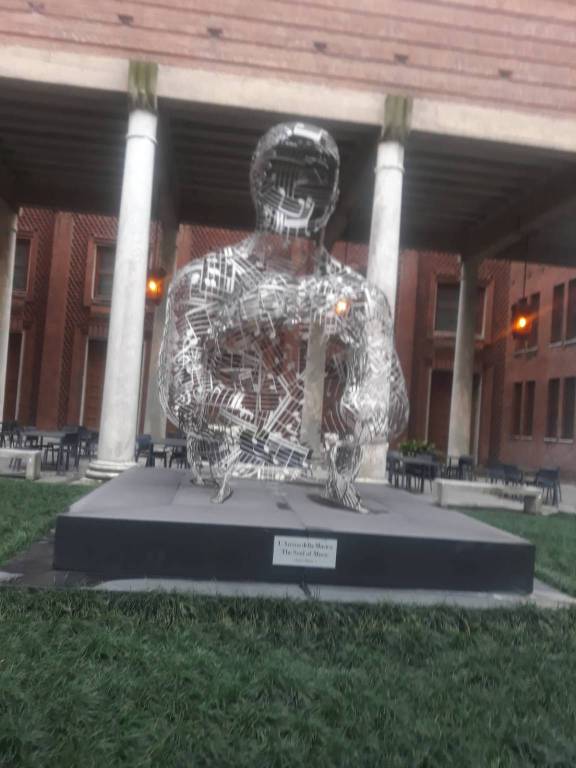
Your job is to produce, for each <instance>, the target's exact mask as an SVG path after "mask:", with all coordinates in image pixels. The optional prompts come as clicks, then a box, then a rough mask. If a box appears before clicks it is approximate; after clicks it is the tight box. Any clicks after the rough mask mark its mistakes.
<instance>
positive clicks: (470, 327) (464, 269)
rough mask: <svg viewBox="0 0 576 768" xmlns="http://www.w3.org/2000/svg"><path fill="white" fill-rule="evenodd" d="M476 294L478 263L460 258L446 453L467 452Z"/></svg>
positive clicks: (470, 417)
mask: <svg viewBox="0 0 576 768" xmlns="http://www.w3.org/2000/svg"><path fill="white" fill-rule="evenodd" d="M477 296H478V262H477V261H475V260H469V261H462V265H461V275H460V297H459V300H458V325H457V328H456V348H455V350H454V372H453V375H452V397H451V400H450V427H449V432H448V455H449V456H462V455H468V454H469V453H470V437H471V429H472V394H473V384H474V347H475V337H476V301H477Z"/></svg>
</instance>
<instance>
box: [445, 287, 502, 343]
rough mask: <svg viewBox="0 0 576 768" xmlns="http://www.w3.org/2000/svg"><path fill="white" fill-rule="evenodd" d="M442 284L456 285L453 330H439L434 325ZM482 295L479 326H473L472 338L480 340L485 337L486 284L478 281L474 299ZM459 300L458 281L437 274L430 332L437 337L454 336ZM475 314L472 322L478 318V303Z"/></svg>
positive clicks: (456, 326) (456, 328) (456, 327)
mask: <svg viewBox="0 0 576 768" xmlns="http://www.w3.org/2000/svg"><path fill="white" fill-rule="evenodd" d="M442 285H450V286H456V287H457V289H458V290H457V293H458V301H457V303H456V322H455V326H454V330H453V331H448V330H439V329H438V328H437V327H436V319H437V316H438V297H439V293H440V286H442ZM480 295H481V296H482V316H481V322H480V328H479V329H477V328H476V327H475V329H474V338H475V339H479V340H482V339H484V338H485V335H486V302H487V297H488V286H487V285H486V284H485V283H478V287H477V297H476V301H478V297H479V296H480ZM459 302H460V281H459V280H457V279H455V278H453V277H450V276H442V275H437V276H436V281H435V293H434V307H433V310H434V311H433V314H432V332H433V335H434V336H436V337H439V338H455V336H456V333H457V330H458V304H459ZM476 309H477V314H476V317H475V319H474V322H475V323H476V322H477V320H478V316H479V312H478V304H477V305H476Z"/></svg>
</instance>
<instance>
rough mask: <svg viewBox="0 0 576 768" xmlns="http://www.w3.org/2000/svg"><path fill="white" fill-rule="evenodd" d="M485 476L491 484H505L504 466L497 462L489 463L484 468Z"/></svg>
mask: <svg viewBox="0 0 576 768" xmlns="http://www.w3.org/2000/svg"><path fill="white" fill-rule="evenodd" d="M486 475H487V477H488V480H489V482H491V483H505V482H506V473H505V471H504V465H503V464H501V463H500V462H499V461H490V462H489V463H488V465H487V467H486Z"/></svg>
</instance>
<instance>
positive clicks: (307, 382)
mask: <svg viewBox="0 0 576 768" xmlns="http://www.w3.org/2000/svg"><path fill="white" fill-rule="evenodd" d="M325 369H326V342H325V341H324V339H323V336H322V328H321V327H320V326H319V325H313V326H312V327H311V328H310V337H309V339H308V349H307V351H306V370H305V372H304V402H303V404H302V424H301V427H300V440H301V442H302V443H304V445H307V446H308V447H309V448H312V450H313V452H314V453H313V456H312V459H313V461H314V462H316V461H317V460H318V459H319V458H320V452H321V444H322V441H321V431H322V411H323V408H324V374H325Z"/></svg>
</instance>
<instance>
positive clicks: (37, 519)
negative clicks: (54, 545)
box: [0, 478, 90, 564]
mask: <svg viewBox="0 0 576 768" xmlns="http://www.w3.org/2000/svg"><path fill="white" fill-rule="evenodd" d="M87 490H90V489H89V488H86V487H83V486H71V485H52V484H49V483H39V482H32V481H31V480H17V479H7V478H0V564H1V563H3V562H5V561H6V560H8V559H9V558H10V557H11V556H12V555H15V554H16V553H17V552H19V551H20V550H22V549H25V548H26V547H28V546H30V544H32V542H33V541H35V540H36V539H38V538H39V537H40V536H43V535H44V534H45V533H46V532H47V531H48V530H49V529H50V527H51V525H52V524H53V522H54V519H55V518H56V515H57V514H58V513H59V512H62V511H63V510H64V509H66V507H67V506H68V505H69V504H72V502H74V501H76V500H77V499H79V498H80V496H82V495H84V494H85V493H86V491H87Z"/></svg>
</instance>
